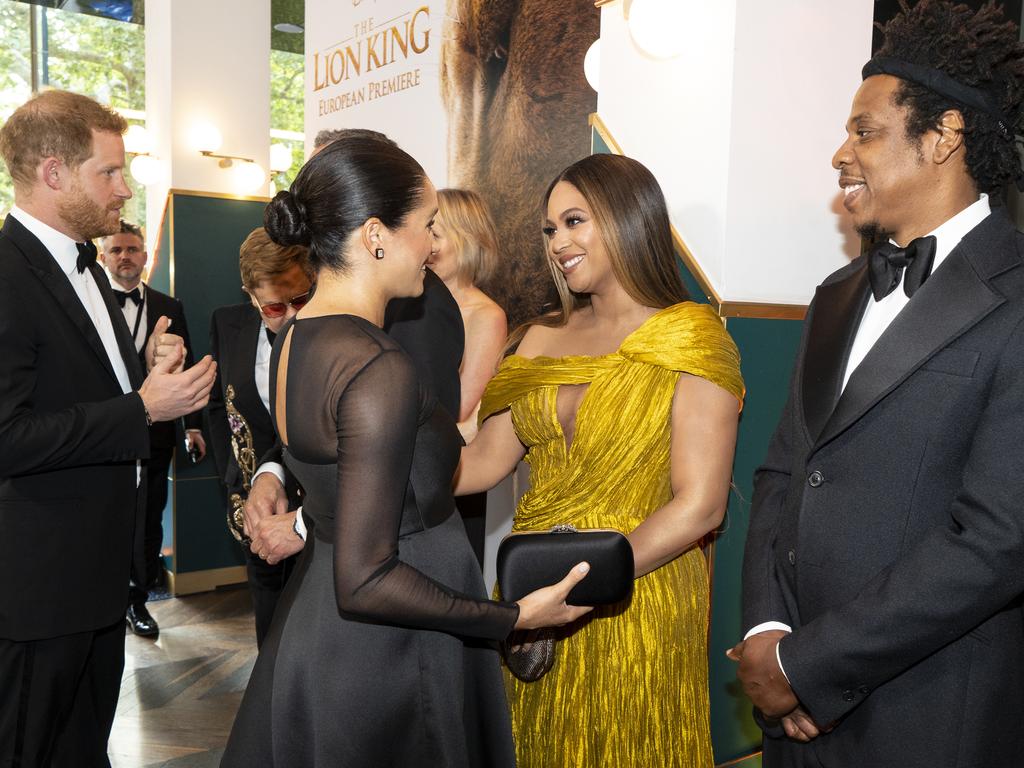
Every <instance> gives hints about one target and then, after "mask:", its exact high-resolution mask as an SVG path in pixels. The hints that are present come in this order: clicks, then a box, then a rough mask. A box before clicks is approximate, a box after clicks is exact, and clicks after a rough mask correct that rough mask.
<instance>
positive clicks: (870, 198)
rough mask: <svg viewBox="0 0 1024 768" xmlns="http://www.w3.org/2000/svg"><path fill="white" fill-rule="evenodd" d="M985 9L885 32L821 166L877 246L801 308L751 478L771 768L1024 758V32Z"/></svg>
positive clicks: (748, 601)
mask: <svg viewBox="0 0 1024 768" xmlns="http://www.w3.org/2000/svg"><path fill="white" fill-rule="evenodd" d="M1001 14H1002V12H1001V11H1000V10H999V9H998V8H997V7H996V6H995V5H994V4H986V5H985V6H984V7H983V8H982V9H981V10H979V11H977V12H975V11H973V10H971V9H969V8H968V7H967V6H964V5H956V6H955V5H953V4H952V3H950V2H948V0H922V2H919V3H918V4H917V5H916V6H914V7H913V8H909V7H908V6H907V5H906V4H904V6H903V12H902V13H901V14H900V15H899V16H897V17H896V18H894V19H893V20H892V21H891V22H890V23H889V24H888V25H886V27H885V28H884V36H885V42H884V44H883V46H882V48H881V49H880V50H879V52H878V53H877V54H876V55H875V56H874V57H873V58H872V59H871V60H870V61H869V62H868V63H867V64H866V65H865V67H864V69H863V72H862V75H863V83H862V84H861V86H860V89H859V90H858V91H857V93H856V95H855V96H854V98H853V107H852V109H851V112H850V116H849V119H848V121H847V125H846V131H847V138H846V140H845V141H844V142H843V144H842V146H840V147H839V150H838V151H837V152H836V154H835V156H834V157H833V160H832V164H833V166H834V167H835V168H836V169H837V170H838V171H839V184H840V186H841V187H842V188H843V189H844V191H845V199H844V204H845V207H846V209H847V210H848V211H849V213H850V215H851V216H852V217H853V220H854V223H855V224H856V226H857V228H858V230H859V231H860V233H861V234H862V236H864V237H866V238H870V239H872V240H877V241H878V242H877V244H876V246H875V247H874V248H873V249H872V251H871V253H870V254H869V255H866V256H862V257H861V258H859V259H857V260H856V261H854V262H853V263H851V264H850V265H849V266H847V267H845V268H843V269H841V270H839V271H838V272H836V273H835V274H833V275H831V276H829V277H828V278H827V279H826V280H825V281H824V283H822V284H821V286H819V288H818V289H817V292H816V294H815V297H814V300H813V301H812V303H811V306H810V308H809V309H808V314H807V320H806V323H805V330H804V338H803V340H802V344H801V347H800V352H799V356H798V358H797V363H796V370H795V372H794V375H793V380H792V385H791V391H790V397H789V401H788V403H787V405H786V407H785V409H784V411H783V414H782V418H781V420H780V422H779V425H778V428H777V430H776V432H775V435H774V437H773V438H772V441H771V444H770V446H769V449H768V455H767V457H766V459H765V461H764V463H763V464H762V466H761V467H760V468H759V470H758V472H757V474H756V477H755V490H754V502H753V509H752V511H751V520H750V528H749V533H748V538H747V548H746V554H745V561H744V573H743V609H744V610H743V615H744V620H743V621H744V626H745V627H746V628H749V630H748V632H747V638H746V639H745V641H743V642H741V643H740V644H739V645H737V646H736V647H735V648H733V649H732V650H731V651H730V652H729V654H730V656H731V657H732V658H733V659H734V660H736V661H738V662H739V665H740V666H739V677H740V679H741V681H742V682H743V685H744V688H745V690H746V691H747V693H748V695H749V696H750V698H751V699H752V700H753V702H754V704H755V707H756V708H757V713H756V714H757V717H758V719H759V722H760V723H761V725H762V728H763V730H764V733H765V740H764V765H765V766H766V768H778V767H779V766H786V767H792V768H797V767H799V768H804V767H807V768H810V767H811V766H813V767H814V768H847V767H848V768H863V767H864V766H900V768H915V767H917V766H920V767H921V768H924V767H925V766H936V765H942V766H948V767H949V768H954V767H958V768H968V767H974V766H990V765H991V766H995V765H1019V764H1020V760H1021V755H1022V754H1024V718H1021V714H1020V713H1021V710H1022V708H1024V614H1022V609H1021V596H1022V594H1024V568H1022V567H1021V564H1022V563H1024V506H1022V501H1021V500H1022V499H1024V473H1022V472H1021V471H1020V469H1021V467H1022V466H1024V443H1022V441H1021V435H1022V434H1024V375H1022V373H1021V372H1022V371H1024V261H1022V255H1024V236H1022V235H1021V234H1020V233H1019V232H1017V231H1016V229H1015V228H1014V226H1013V224H1012V223H1011V221H1010V219H1009V217H1008V215H1007V213H1006V210H1005V208H1004V207H1003V205H1002V195H1003V192H1004V189H1005V187H1006V186H1007V184H1009V183H1012V182H1014V181H1015V180H1020V179H1021V165H1020V158H1019V156H1018V154H1017V148H1016V142H1015V139H1016V126H1018V125H1019V124H1020V120H1021V105H1022V100H1024V45H1022V44H1021V43H1020V42H1019V39H1020V38H1019V31H1018V29H1017V26H1016V25H1015V24H1012V23H1009V22H1005V20H1004V19H1003V18H1002V15H1001Z"/></svg>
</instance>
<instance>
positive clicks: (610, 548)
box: [497, 525, 633, 605]
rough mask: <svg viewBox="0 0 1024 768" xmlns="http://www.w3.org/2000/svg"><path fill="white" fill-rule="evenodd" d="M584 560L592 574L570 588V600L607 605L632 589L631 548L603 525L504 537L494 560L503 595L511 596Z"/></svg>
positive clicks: (556, 578)
mask: <svg viewBox="0 0 1024 768" xmlns="http://www.w3.org/2000/svg"><path fill="white" fill-rule="evenodd" d="M583 561H586V562H588V563H590V573H588V574H587V576H586V578H585V579H583V581H581V582H580V583H579V584H577V585H576V586H575V587H573V589H572V591H571V592H570V593H569V596H568V597H567V598H566V603H568V604H569V605H609V604H611V603H618V602H621V601H623V600H625V599H627V598H628V597H629V596H630V595H631V594H633V548H632V547H631V546H630V545H629V541H627V540H626V537H625V536H623V535H622V534H621V533H619V532H618V531H614V530H610V529H605V528H595V529H589V530H587V529H584V530H580V531H577V530H576V528H575V527H573V526H571V525H558V526H555V527H554V528H552V529H551V530H550V531H523V532H520V533H511V534H509V535H508V536H506V537H505V538H504V539H502V542H501V545H500V546H499V547H498V561H497V570H498V585H499V587H500V588H501V597H502V599H503V600H509V601H514V600H518V599H519V598H521V597H523V596H524V595H527V594H529V593H530V592H533V591H534V590H536V589H540V588H541V587H547V586H550V585H551V584H554V583H556V582H559V581H561V580H562V579H564V578H565V575H566V574H567V573H569V569H570V568H572V567H573V566H574V565H576V564H577V563H581V562H583Z"/></svg>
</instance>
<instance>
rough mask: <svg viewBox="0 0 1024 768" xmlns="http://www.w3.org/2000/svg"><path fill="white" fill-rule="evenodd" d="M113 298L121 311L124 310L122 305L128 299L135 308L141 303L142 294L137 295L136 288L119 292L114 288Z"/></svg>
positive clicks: (137, 290)
mask: <svg viewBox="0 0 1024 768" xmlns="http://www.w3.org/2000/svg"><path fill="white" fill-rule="evenodd" d="M114 298H115V299H117V303H118V304H120V305H121V309H124V303H125V301H127V300H128V299H131V300H132V302H133V303H134V304H135V306H136V307H137V306H139V304H141V303H142V294H141V293H139V289H138V288H132V289H131V290H130V291H119V290H117V289H116V288H115V289H114Z"/></svg>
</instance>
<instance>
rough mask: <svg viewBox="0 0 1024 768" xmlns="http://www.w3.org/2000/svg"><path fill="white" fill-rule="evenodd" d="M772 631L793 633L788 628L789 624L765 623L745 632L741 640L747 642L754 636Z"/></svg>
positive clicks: (779, 622)
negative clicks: (779, 630)
mask: <svg viewBox="0 0 1024 768" xmlns="http://www.w3.org/2000/svg"><path fill="white" fill-rule="evenodd" d="M773 629H781V630H782V631H783V632H792V631H793V628H792V627H791V626H789V624H783V623H782V622H781V621H766V622H764V623H763V624H758V625H757V626H756V627H754V628H753V629H751V630H750V631H749V632H747V634H745V635H744V636H743V639H744V640H748V639H750V638H751V637H753V636H754V635H760V634H761V633H762V632H770V631H771V630H773Z"/></svg>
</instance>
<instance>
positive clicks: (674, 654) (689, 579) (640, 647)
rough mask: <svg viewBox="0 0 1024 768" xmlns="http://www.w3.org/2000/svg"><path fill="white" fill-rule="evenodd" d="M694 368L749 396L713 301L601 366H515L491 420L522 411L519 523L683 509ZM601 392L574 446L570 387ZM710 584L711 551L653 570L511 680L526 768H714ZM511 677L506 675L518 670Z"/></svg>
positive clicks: (580, 417) (491, 389)
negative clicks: (677, 459) (538, 667)
mask: <svg viewBox="0 0 1024 768" xmlns="http://www.w3.org/2000/svg"><path fill="white" fill-rule="evenodd" d="M680 373H687V374H691V375H694V376H700V377H702V378H705V379H707V380H709V381H711V382H713V383H715V384H717V385H718V386H720V387H722V388H723V389H725V390H727V391H728V392H730V393H731V394H733V395H735V396H736V398H737V399H738V400H740V401H741V402H742V398H743V394H744V390H743V380H742V378H741V376H740V371H739V354H738V352H737V350H736V345H735V344H734V343H733V341H732V339H731V338H730V337H729V335H728V333H727V332H726V331H725V328H723V326H722V323H721V321H720V320H719V318H718V317H717V316H716V315H715V313H714V312H713V311H712V310H711V308H710V307H708V306H706V305H699V304H694V303H691V302H685V303H682V304H677V305H674V306H671V307H667V308H666V309H663V310H660V311H658V312H657V313H655V314H654V315H652V316H651V317H650V318H648V320H647V321H646V322H644V323H643V325H641V326H640V327H639V328H637V330H635V331H634V332H633V333H631V334H630V335H629V336H628V337H626V339H625V340H624V341H623V343H622V345H621V346H620V347H619V349H618V351H616V352H614V353H612V354H609V355H602V356H600V357H582V356H572V357H563V358H550V357H538V358H533V359H529V360H528V359H524V358H521V357H518V356H511V357H509V358H507V359H506V360H505V361H504V363H503V364H502V366H501V368H500V370H499V372H498V374H497V375H496V376H495V377H494V378H493V379H492V380H491V382H490V384H489V385H488V387H487V390H486V392H485V393H484V397H483V402H482V404H481V407H480V418H481V419H484V418H486V417H487V416H489V415H491V414H493V413H496V412H498V411H501V410H504V409H506V408H511V410H512V420H513V423H514V425H515V429H516V432H517V434H518V436H519V439H520V440H522V442H523V444H524V445H526V446H527V448H528V452H527V454H526V461H527V463H528V464H529V466H530V490H529V491H527V493H526V494H525V495H524V496H523V498H522V500H521V501H520V503H519V506H518V508H517V509H516V515H515V522H514V524H513V530H517V531H522V530H546V529H549V528H550V527H551V526H553V525H559V524H565V523H571V524H573V525H575V526H576V527H577V528H615V529H618V530H620V531H623V532H624V533H628V532H629V531H631V530H632V529H633V528H635V527H636V526H637V525H639V524H640V523H641V522H643V520H644V519H645V518H646V517H647V516H648V515H650V514H651V513H652V512H653V511H654V510H656V509H658V508H659V507H660V506H662V505H663V504H665V503H666V502H667V501H669V500H670V499H671V497H672V488H671V483H670V477H669V449H670V439H671V410H672V398H673V394H674V391H675V386H676V382H677V380H678V378H679V375H680ZM563 384H587V385H589V387H588V389H587V391H586V393H585V396H584V398H583V401H582V402H581V404H580V407H579V411H578V412H577V415H576V430H575V436H574V438H573V441H572V444H571V446H569V447H568V448H566V443H565V438H564V436H563V434H562V429H561V426H560V424H559V422H558V418H557V415H556V412H555V398H556V395H557V392H558V387H559V386H561V385H563ZM708 591H709V590H708V575H707V569H706V562H705V559H704V555H703V553H702V552H701V550H700V549H699V548H696V547H694V548H691V549H690V550H689V551H687V552H686V553H684V554H683V555H681V556H680V557H678V558H676V559H675V560H673V561H671V562H670V563H668V564H666V565H664V566H662V567H661V568H658V569H657V570H655V571H653V572H651V573H649V574H647V575H645V576H642V577H640V578H639V579H637V580H636V583H635V585H634V592H633V596H632V598H631V600H629V601H627V602H625V603H623V604H620V605H616V606H609V607H606V608H602V609H599V610H595V611H594V612H593V613H592V614H590V615H589V616H588V617H587V618H585V619H583V620H582V621H581V622H579V623H578V624H577V625H574V627H573V629H574V631H573V632H572V633H571V634H569V636H568V637H566V638H564V639H562V640H560V641H559V642H558V645H557V651H556V657H555V663H554V667H553V668H552V670H551V671H550V672H549V673H548V674H547V675H546V676H544V677H543V678H541V679H540V680H538V681H536V682H532V683H524V682H521V681H519V680H517V679H516V678H514V677H512V676H511V675H510V674H506V681H507V687H508V688H507V689H508V696H509V703H510V707H511V711H512V727H513V733H514V736H515V740H516V754H517V760H518V766H519V768H561V767H563V766H564V767H565V768H591V767H593V768H597V767H598V766H601V767H602V768H630V767H633V766H636V767H637V768H639V767H641V766H642V767H643V768H669V767H671V766H679V768H709V767H710V766H712V765H713V763H714V760H713V756H712V752H711V737H710V732H709V723H708V708H709V705H708V673H707V669H708V660H707V626H708ZM506 672H507V671H506Z"/></svg>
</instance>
